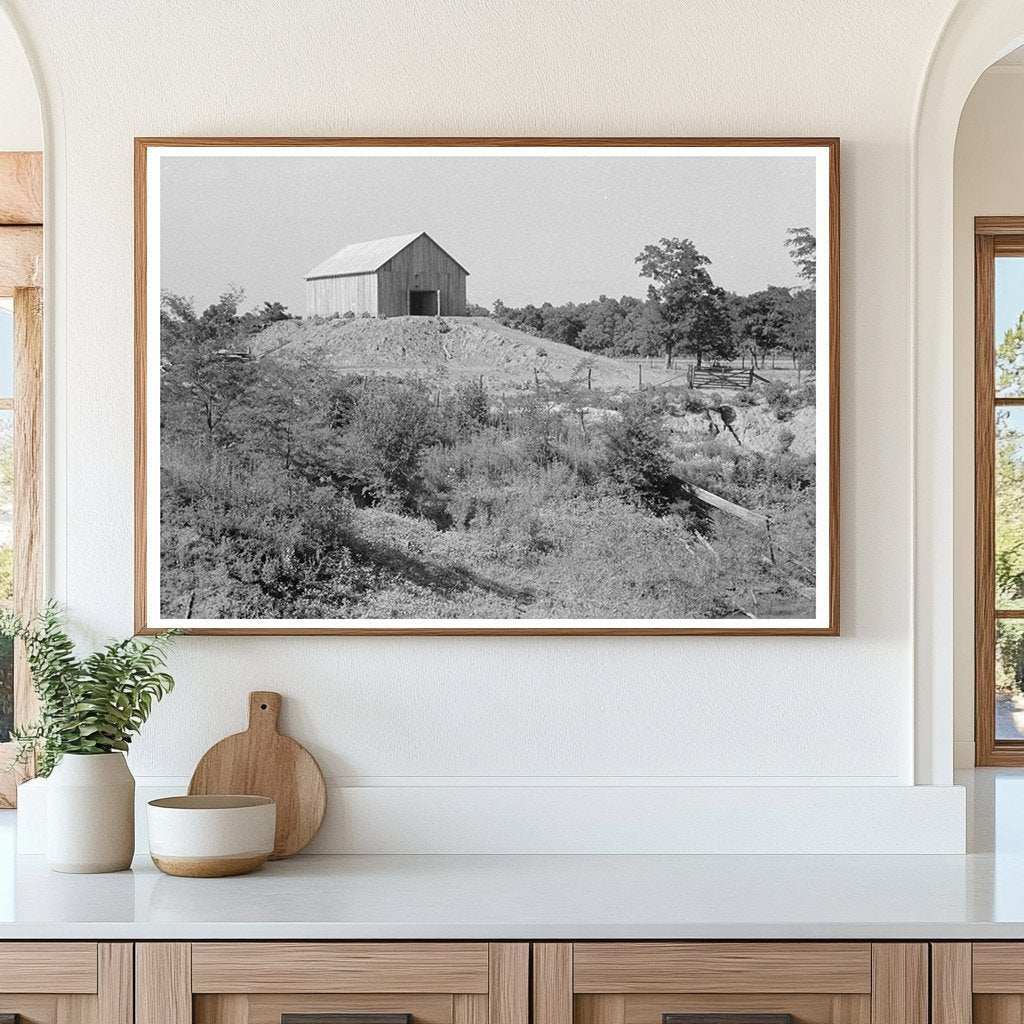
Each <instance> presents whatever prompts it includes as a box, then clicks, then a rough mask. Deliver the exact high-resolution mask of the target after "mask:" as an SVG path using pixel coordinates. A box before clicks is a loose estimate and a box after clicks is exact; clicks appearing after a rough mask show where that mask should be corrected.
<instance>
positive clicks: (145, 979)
mask: <svg viewBox="0 0 1024 1024" xmlns="http://www.w3.org/2000/svg"><path fill="white" fill-rule="evenodd" d="M529 971H530V964H529V945H528V944H527V943H515V942H491V943H487V942H357V943H348V942H323V943H318V942H196V943H139V944H138V946H137V947H136V983H137V989H138V995H137V999H136V1022H137V1024H193V1022H194V1024H404V1021H405V1017H404V1016H403V1015H406V1014H408V1015H409V1021H410V1024H529ZM336 1014H341V1015H346V1016H340V1017H331V1016H330V1015H336ZM348 1015H355V1016H348ZM284 1018H287V1022H285V1021H284Z"/></svg>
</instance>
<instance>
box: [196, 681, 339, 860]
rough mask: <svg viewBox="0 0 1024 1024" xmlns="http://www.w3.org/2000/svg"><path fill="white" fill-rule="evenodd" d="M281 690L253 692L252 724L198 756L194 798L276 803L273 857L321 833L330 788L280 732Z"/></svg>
mask: <svg viewBox="0 0 1024 1024" xmlns="http://www.w3.org/2000/svg"><path fill="white" fill-rule="evenodd" d="M280 714H281V694H279V693H271V692H270V691H265V690H260V691H256V692H253V693H250V694H249V728H248V729H246V731H245V732H236V733H235V734H234V735H233V736H228V737H227V738H226V739H222V740H221V741H220V742H219V743H216V744H214V745H213V746H212V747H211V748H210V749H209V750H208V751H207V752H206V753H205V754H204V755H203V756H202V758H201V759H200V761H199V764H198V765H196V770H195V771H194V772H193V773H192V781H191V782H190V783H189V786H188V791H189V795H190V796H208V795H211V794H216V793H244V794H247V795H249V796H269V797H271V798H272V799H273V800H274V801H275V802H276V803H277V832H276V835H275V841H274V853H273V855H272V856H271V858H270V859H271V860H280V859H281V858H282V857H290V856H291V855H292V854H293V853H298V852H299V850H301V849H303V848H304V847H305V846H307V845H308V844H309V842H310V841H311V840H312V838H313V836H315V835H316V834H317V832H318V831H319V829H320V825H321V823H322V822H323V820H324V811H325V810H326V809H327V787H326V786H325V785H324V776H323V773H322V772H321V771H320V766H319V765H318V764H317V763H316V761H315V760H314V758H313V755H312V754H311V753H310V752H309V751H308V750H306V748H305V747H304V746H302V744H300V743H297V742H296V741H295V740H293V739H291V737H289V736H282V735H281V734H280V733H279V732H278V731H277V720H278V717H279V716H280Z"/></svg>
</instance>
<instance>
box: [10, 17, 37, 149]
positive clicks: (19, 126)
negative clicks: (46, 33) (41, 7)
mask: <svg viewBox="0 0 1024 1024" xmlns="http://www.w3.org/2000/svg"><path fill="white" fill-rule="evenodd" d="M42 148H43V125H42V120H41V118H40V116H39V97H38V96H37V94H36V85H35V82H34V81H33V79H32V70H31V68H30V67H29V64H28V59H27V58H26V56H25V50H24V48H23V47H22V45H21V41H20V40H19V39H18V36H17V34H16V33H15V31H14V28H13V27H12V26H11V24H10V22H8V20H7V19H6V18H5V17H3V16H2V15H0V151H8V150H40V149H42Z"/></svg>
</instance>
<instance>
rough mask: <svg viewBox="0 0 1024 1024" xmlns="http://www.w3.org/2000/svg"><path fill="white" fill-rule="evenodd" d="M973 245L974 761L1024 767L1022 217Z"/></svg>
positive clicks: (987, 226)
mask: <svg viewBox="0 0 1024 1024" xmlns="http://www.w3.org/2000/svg"><path fill="white" fill-rule="evenodd" d="M975 242H976V244H975V252H976V261H975V278H976V297H975V343H976V349H975V416H976V418H975V505H976V508H975V515H976V520H975V534H976V536H975V665H976V710H975V720H976V721H975V740H976V760H977V763H978V764H979V765H1024V217H979V218H977V220H976V222H975Z"/></svg>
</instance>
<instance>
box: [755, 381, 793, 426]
mask: <svg viewBox="0 0 1024 1024" xmlns="http://www.w3.org/2000/svg"><path fill="white" fill-rule="evenodd" d="M764 398H765V401H766V402H767V403H768V408H769V409H771V411H772V412H773V413H774V414H775V418H776V419H777V420H779V421H780V422H785V421H786V420H791V419H792V418H793V414H794V413H795V412H796V411H797V409H799V408H800V407H801V405H803V402H801V400H800V396H799V395H798V394H797V393H796V389H794V388H792V387H790V386H789V385H788V384H787V383H786V382H785V381H782V380H773V381H769V382H768V383H767V384H765V385H764Z"/></svg>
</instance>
